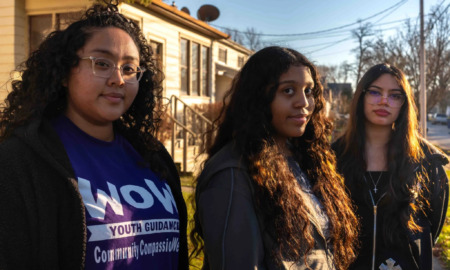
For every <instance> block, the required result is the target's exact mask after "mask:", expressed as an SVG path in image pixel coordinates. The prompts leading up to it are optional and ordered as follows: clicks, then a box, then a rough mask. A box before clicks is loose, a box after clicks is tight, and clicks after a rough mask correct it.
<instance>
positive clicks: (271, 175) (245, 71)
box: [191, 47, 358, 269]
mask: <svg viewBox="0 0 450 270" xmlns="http://www.w3.org/2000/svg"><path fill="white" fill-rule="evenodd" d="M291 66H305V67H307V68H308V69H309V71H310V73H311V76H312V78H313V80H314V89H313V96H314V103H315V108H314V111H313V113H312V116H311V119H310V121H309V123H308V124H307V126H306V130H305V133H304V134H303V136H301V137H298V138H291V139H290V144H291V146H292V151H293V155H294V158H295V159H296V161H298V163H299V164H300V167H301V168H302V170H304V171H305V172H306V173H307V175H308V177H309V179H310V180H311V182H312V185H313V191H314V193H315V194H316V195H317V196H318V198H319V199H320V201H321V203H322V204H323V206H324V208H325V211H326V213H327V215H328V217H329V220H330V225H331V226H330V235H331V240H332V246H333V252H334V262H335V264H336V266H337V269H346V268H347V266H348V265H349V264H350V262H351V261H352V260H353V259H354V257H355V243H356V239H357V231H358V230H357V224H358V222H357V219H356V217H355V215H354V213H353V209H352V206H351V202H350V199H349V198H348V196H347V194H346V192H345V190H344V183H343V179H342V177H340V176H339V174H337V173H336V169H335V158H334V155H333V153H332V151H331V148H330V145H329V141H328V137H329V135H330V133H331V128H332V125H331V123H330V122H329V121H328V120H327V118H326V117H325V115H324V112H323V107H324V103H325V100H324V98H323V89H322V85H321V83H320V80H319V75H318V73H317V70H316V67H315V66H314V65H313V64H312V63H311V62H310V61H308V59H306V57H304V56H303V55H302V54H300V53H298V52H297V51H295V50H292V49H288V48H282V47H267V48H265V49H262V50H260V51H258V52H257V53H255V54H254V55H253V56H251V57H250V59H249V60H248V61H247V63H246V64H245V65H244V67H243V68H242V70H241V71H240V72H239V73H238V74H237V75H236V77H235V78H234V80H233V83H232V86H231V89H230V91H229V92H228V94H227V96H226V97H225V98H224V103H225V106H224V108H223V110H222V112H221V115H220V116H219V118H218V119H217V120H216V123H218V128H217V130H216V132H217V136H216V137H215V140H214V142H213V144H212V146H211V147H210V148H209V149H208V159H209V158H211V157H212V156H213V155H214V154H215V153H217V152H218V151H219V150H220V149H221V148H222V147H224V146H225V145H226V144H227V143H229V142H230V141H233V143H234V145H235V146H236V149H241V151H242V152H241V154H242V159H243V161H244V163H246V164H248V167H249V168H248V172H249V174H250V175H251V177H252V180H253V181H254V183H255V186H256V190H255V202H256V204H257V208H259V209H264V214H265V220H266V223H267V225H268V226H269V227H271V228H273V229H274V235H275V241H276V242H277V246H278V248H277V249H276V250H275V251H274V254H273V255H274V258H276V260H278V262H281V260H282V259H283V258H284V259H288V260H291V261H301V260H302V259H303V260H304V261H305V262H306V256H305V255H306V254H307V253H308V252H309V251H310V250H311V249H312V248H313V247H314V239H313V235H312V232H313V230H312V225H311V223H310V221H309V218H308V213H307V210H306V209H307V207H306V206H305V202H304V199H303V198H302V196H301V194H300V193H299V192H298V191H296V187H297V182H296V180H295V178H294V176H293V174H292V173H291V171H290V169H289V167H288V164H287V162H286V159H285V157H284V156H283V155H282V154H281V151H280V149H279V148H278V146H277V145H276V143H275V141H274V138H273V137H274V134H275V130H274V128H273V126H272V124H271V121H272V114H271V110H270V104H271V102H272V101H273V99H274V97H275V92H276V89H277V87H278V82H279V78H280V76H281V75H282V74H283V73H285V72H287V71H288V69H289V68H290V67H291ZM227 100H228V101H227ZM203 184H204V183H200V182H198V183H197V189H196V194H200V192H201V190H200V189H201V187H202V186H203ZM196 197H198V196H196ZM287 202H288V203H287ZM194 221H195V227H194V229H193V231H192V232H191V239H192V242H193V243H194V246H195V250H194V252H193V253H192V254H191V256H195V255H196V254H198V252H200V251H201V250H202V249H203V242H202V238H201V237H202V228H201V225H200V222H199V217H198V211H196V212H195V214H194Z"/></svg>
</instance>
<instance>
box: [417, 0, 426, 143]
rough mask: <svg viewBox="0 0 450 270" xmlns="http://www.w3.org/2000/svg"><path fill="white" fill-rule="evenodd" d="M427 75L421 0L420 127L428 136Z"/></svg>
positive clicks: (424, 134) (421, 0)
mask: <svg viewBox="0 0 450 270" xmlns="http://www.w3.org/2000/svg"><path fill="white" fill-rule="evenodd" d="M425 80H426V76H425V37H424V20H423V0H420V100H419V103H420V129H421V131H422V135H423V137H424V138H427V92H426V83H425V82H426V81H425Z"/></svg>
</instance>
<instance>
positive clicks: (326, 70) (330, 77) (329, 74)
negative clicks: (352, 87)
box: [317, 65, 338, 83]
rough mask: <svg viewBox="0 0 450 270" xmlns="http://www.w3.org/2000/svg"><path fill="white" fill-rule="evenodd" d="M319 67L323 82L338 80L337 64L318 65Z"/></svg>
mask: <svg viewBox="0 0 450 270" xmlns="http://www.w3.org/2000/svg"><path fill="white" fill-rule="evenodd" d="M317 69H318V70H319V73H320V76H321V77H322V81H323V82H333V83H336V82H338V73H337V67H336V66H322V65H318V66H317Z"/></svg>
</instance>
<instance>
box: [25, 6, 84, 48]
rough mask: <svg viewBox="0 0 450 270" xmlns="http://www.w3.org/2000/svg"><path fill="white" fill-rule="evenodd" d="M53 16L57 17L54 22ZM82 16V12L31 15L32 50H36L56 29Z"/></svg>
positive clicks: (63, 27) (64, 26) (61, 28)
mask: <svg viewBox="0 0 450 270" xmlns="http://www.w3.org/2000/svg"><path fill="white" fill-rule="evenodd" d="M53 16H54V17H55V20H54V24H53ZM80 17H81V13H80V12H67V13H54V14H42V15H32V16H30V17H29V23H30V25H29V29H30V33H29V34H30V44H29V46H30V47H29V48H30V52H33V51H34V50H36V49H37V48H38V47H39V45H40V44H41V42H42V41H43V40H44V39H45V38H46V37H47V35H48V34H50V33H51V32H52V31H54V30H63V29H65V28H66V27H67V26H69V25H70V24H71V23H72V22H74V21H75V20H77V19H79V18H80Z"/></svg>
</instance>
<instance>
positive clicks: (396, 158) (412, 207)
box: [338, 63, 427, 245]
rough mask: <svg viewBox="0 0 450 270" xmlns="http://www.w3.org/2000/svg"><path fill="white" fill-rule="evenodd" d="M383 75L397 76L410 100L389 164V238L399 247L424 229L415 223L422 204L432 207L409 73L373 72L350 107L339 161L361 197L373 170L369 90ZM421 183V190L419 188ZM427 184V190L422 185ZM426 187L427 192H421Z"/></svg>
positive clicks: (384, 67) (397, 125)
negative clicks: (366, 107) (426, 198)
mask: <svg viewBox="0 0 450 270" xmlns="http://www.w3.org/2000/svg"><path fill="white" fill-rule="evenodd" d="M383 74H390V75H392V76H393V77H394V78H395V80H396V81H397V83H398V85H399V86H400V88H401V89H402V92H403V93H404V94H405V96H406V101H405V103H404V104H403V105H402V107H401V109H400V113H399V115H398V118H397V119H396V120H395V122H394V124H393V126H392V133H391V136H390V139H389V143H388V146H387V149H388V151H387V159H386V160H387V165H388V171H389V172H390V174H391V178H390V180H389V184H388V190H387V193H386V195H385V197H384V199H383V205H389V207H386V209H385V211H386V212H385V215H384V219H383V221H382V222H383V224H384V229H383V239H384V241H385V242H386V243H388V244H391V245H394V244H396V243H400V242H401V241H404V238H403V237H405V234H406V232H407V231H408V230H410V231H417V230H420V227H419V226H418V225H417V224H416V222H415V219H414V217H415V215H416V214H417V211H418V209H420V207H419V204H421V203H426V202H424V201H423V200H422V199H423V196H422V195H423V193H421V192H422V189H424V188H425V187H426V186H427V185H426V184H425V183H419V182H423V181H425V180H424V179H426V173H425V172H423V170H422V169H419V170H417V168H418V167H420V166H419V164H420V162H421V161H422V160H423V158H424V153H423V151H422V147H421V141H422V138H421V136H420V134H419V132H418V123H417V114H416V110H417V108H416V105H415V103H414V97H413V93H412V90H411V87H410V85H409V83H408V80H407V79H406V77H405V75H404V74H403V72H402V71H401V70H400V69H398V68H397V67H395V66H393V65H390V64H386V63H385V64H378V65H375V66H373V67H371V68H370V69H369V70H368V71H367V72H366V73H365V74H364V76H363V77H362V78H361V80H360V81H359V83H358V85H357V87H356V92H355V95H354V97H353V101H352V104H351V108H350V119H349V122H348V125H347V128H346V131H345V133H344V135H343V136H342V137H341V138H340V139H339V140H338V144H340V146H341V148H342V149H343V152H342V153H341V154H340V156H339V158H338V168H339V171H340V172H342V173H343V175H344V178H345V181H346V184H347V186H348V187H349V189H350V191H351V192H360V190H361V188H362V186H361V185H362V182H361V179H362V178H363V175H364V173H365V171H366V169H367V163H366V158H365V153H366V151H365V144H366V133H365V122H366V117H365V114H364V95H365V92H364V91H363V90H364V89H366V88H367V87H369V86H370V85H371V84H372V83H373V82H374V81H375V80H377V79H378V78H379V77H380V76H381V75H383ZM418 184H419V185H418ZM420 184H422V185H420ZM418 186H422V188H417V187H418Z"/></svg>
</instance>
